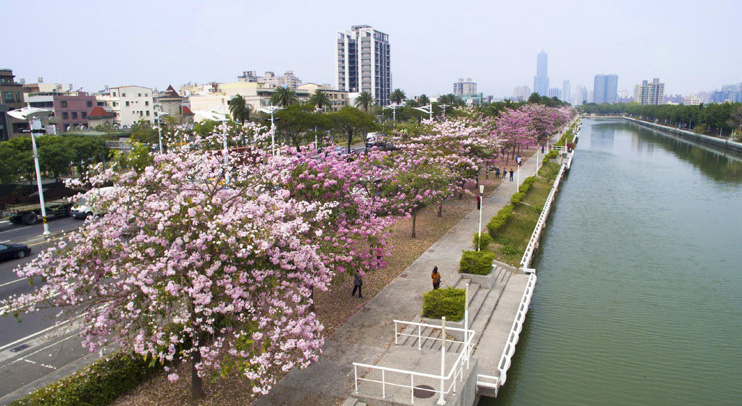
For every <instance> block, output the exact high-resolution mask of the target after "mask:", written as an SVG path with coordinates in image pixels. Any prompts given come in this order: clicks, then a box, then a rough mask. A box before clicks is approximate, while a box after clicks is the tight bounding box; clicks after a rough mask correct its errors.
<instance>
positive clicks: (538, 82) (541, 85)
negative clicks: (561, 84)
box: [533, 51, 549, 96]
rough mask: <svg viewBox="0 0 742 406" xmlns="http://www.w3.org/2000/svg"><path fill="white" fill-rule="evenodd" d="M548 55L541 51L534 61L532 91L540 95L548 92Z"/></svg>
mask: <svg viewBox="0 0 742 406" xmlns="http://www.w3.org/2000/svg"><path fill="white" fill-rule="evenodd" d="M548 71H549V55H547V54H546V52H544V51H541V52H540V53H539V54H538V59H537V61H536V76H534V77H533V91H534V92H535V93H538V94H539V95H541V96H546V95H548V93H549V72H548Z"/></svg>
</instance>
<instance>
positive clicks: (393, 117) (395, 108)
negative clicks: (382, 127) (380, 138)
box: [384, 104, 402, 123]
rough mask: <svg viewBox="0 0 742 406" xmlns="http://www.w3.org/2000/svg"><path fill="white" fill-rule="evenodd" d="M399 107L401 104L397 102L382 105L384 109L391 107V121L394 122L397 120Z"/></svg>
mask: <svg viewBox="0 0 742 406" xmlns="http://www.w3.org/2000/svg"><path fill="white" fill-rule="evenodd" d="M400 107H402V106H401V105H399V104H390V105H388V106H386V107H384V109H392V121H394V122H395V123H396V122H397V109H398V108H400Z"/></svg>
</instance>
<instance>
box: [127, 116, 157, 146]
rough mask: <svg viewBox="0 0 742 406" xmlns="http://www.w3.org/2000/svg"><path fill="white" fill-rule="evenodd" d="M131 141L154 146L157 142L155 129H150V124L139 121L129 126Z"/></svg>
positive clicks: (142, 120)
mask: <svg viewBox="0 0 742 406" xmlns="http://www.w3.org/2000/svg"><path fill="white" fill-rule="evenodd" d="M130 137H131V139H132V140H134V141H137V142H141V143H144V144H151V145H155V144H157V143H158V142H159V137H158V133H157V128H155V127H152V123H150V122H149V121H147V120H145V119H141V120H139V121H137V122H136V123H134V124H132V125H131V135H130Z"/></svg>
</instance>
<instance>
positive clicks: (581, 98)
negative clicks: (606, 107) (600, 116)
mask: <svg viewBox="0 0 742 406" xmlns="http://www.w3.org/2000/svg"><path fill="white" fill-rule="evenodd" d="M588 100H590V99H589V98H588V91H587V87H585V86H582V85H577V86H576V87H575V100H574V104H575V105H580V104H585V103H587V101H588Z"/></svg>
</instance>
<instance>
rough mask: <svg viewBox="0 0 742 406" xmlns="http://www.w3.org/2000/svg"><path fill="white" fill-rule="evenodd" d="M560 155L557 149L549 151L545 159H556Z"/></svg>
mask: <svg viewBox="0 0 742 406" xmlns="http://www.w3.org/2000/svg"><path fill="white" fill-rule="evenodd" d="M558 156H559V153H558V152H557V151H555V150H552V151H549V153H548V154H546V156H545V157H544V160H545V161H548V160H550V159H556V158H557V157H558Z"/></svg>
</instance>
